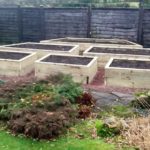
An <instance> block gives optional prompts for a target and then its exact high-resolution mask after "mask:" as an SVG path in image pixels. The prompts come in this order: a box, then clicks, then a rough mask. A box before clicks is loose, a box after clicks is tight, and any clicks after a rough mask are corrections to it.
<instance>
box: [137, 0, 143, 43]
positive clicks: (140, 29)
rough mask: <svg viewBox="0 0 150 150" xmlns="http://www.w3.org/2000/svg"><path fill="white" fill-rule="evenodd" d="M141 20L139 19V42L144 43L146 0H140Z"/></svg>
mask: <svg viewBox="0 0 150 150" xmlns="http://www.w3.org/2000/svg"><path fill="white" fill-rule="evenodd" d="M139 2H140V3H139V21H138V37H137V41H138V43H139V44H143V17H144V0H139Z"/></svg>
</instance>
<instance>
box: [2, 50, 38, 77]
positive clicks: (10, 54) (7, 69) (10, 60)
mask: <svg viewBox="0 0 150 150" xmlns="http://www.w3.org/2000/svg"><path fill="white" fill-rule="evenodd" d="M36 57H37V56H36V53H33V52H18V51H6V50H4V51H2V50H0V75H1V76H24V75H26V74H28V73H30V72H31V71H32V70H34V62H35V60H36V59H37V58H36Z"/></svg>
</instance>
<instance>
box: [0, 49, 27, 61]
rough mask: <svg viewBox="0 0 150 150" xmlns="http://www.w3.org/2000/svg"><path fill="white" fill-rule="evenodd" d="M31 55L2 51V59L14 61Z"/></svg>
mask: <svg viewBox="0 0 150 150" xmlns="http://www.w3.org/2000/svg"><path fill="white" fill-rule="evenodd" d="M28 55H29V54H27V53H17V52H5V51H0V59H13V60H20V59H22V58H24V57H26V56H28Z"/></svg>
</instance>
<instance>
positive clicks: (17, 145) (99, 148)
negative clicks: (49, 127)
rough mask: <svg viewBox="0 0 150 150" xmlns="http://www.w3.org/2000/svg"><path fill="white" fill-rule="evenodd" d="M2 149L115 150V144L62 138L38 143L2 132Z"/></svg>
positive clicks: (0, 133) (0, 146)
mask: <svg viewBox="0 0 150 150" xmlns="http://www.w3.org/2000/svg"><path fill="white" fill-rule="evenodd" d="M0 139H1V142H0V149H3V150H27V149H29V150H50V149H53V150H115V146H114V145H113V144H107V143H105V142H104V141H103V140H98V139H97V140H92V139H83V140H81V139H77V138H71V137H65V138H60V139H58V140H56V141H36V140H32V139H27V138H24V137H21V136H20V137H14V136H12V135H10V134H8V133H6V132H5V131H1V132H0Z"/></svg>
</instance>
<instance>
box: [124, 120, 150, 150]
mask: <svg viewBox="0 0 150 150" xmlns="http://www.w3.org/2000/svg"><path fill="white" fill-rule="evenodd" d="M122 135H123V137H124V138H125V139H126V141H127V142H128V144H129V145H131V146H135V147H136V148H138V149H140V150H149V149H150V117H147V118H135V119H133V120H131V121H130V122H129V123H128V128H127V129H126V130H124V131H123V133H122Z"/></svg>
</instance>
